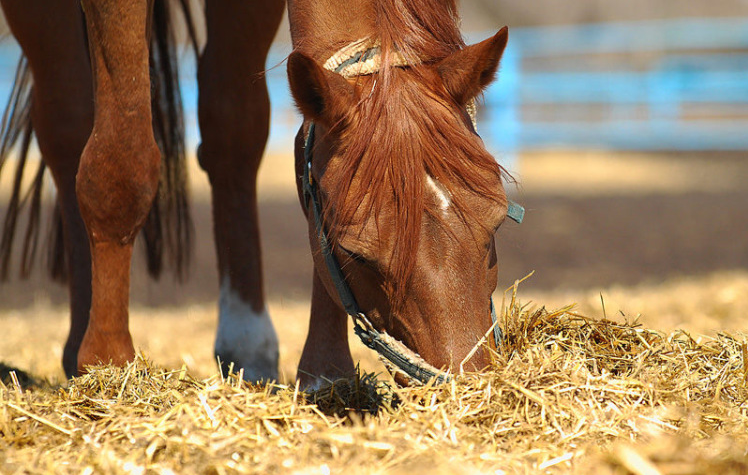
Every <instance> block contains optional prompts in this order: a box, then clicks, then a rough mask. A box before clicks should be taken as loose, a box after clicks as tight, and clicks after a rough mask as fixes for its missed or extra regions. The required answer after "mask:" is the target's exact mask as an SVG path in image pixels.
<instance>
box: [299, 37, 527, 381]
mask: <svg viewBox="0 0 748 475" xmlns="http://www.w3.org/2000/svg"><path fill="white" fill-rule="evenodd" d="M393 64H394V65H395V66H405V65H407V64H408V63H407V62H406V61H405V59H404V58H403V57H402V56H401V55H400V54H396V55H395V61H394V63H393ZM380 65H381V58H380V56H379V45H378V44H376V43H374V42H371V41H368V40H359V41H357V42H354V43H351V44H350V45H348V46H346V47H345V48H343V49H341V50H340V51H338V53H336V54H335V55H334V56H332V57H331V58H330V59H328V60H327V62H326V63H325V65H324V66H325V68H326V69H328V70H331V71H334V72H336V73H338V74H341V75H342V76H344V77H355V76H359V75H366V74H373V73H374V72H376V71H378V70H379V67H380ZM468 110H469V112H470V115H471V119H472V120H473V123H474V124H475V116H474V111H475V109H474V104H473V108H472V110H471V108H468ZM314 131H315V125H314V122H312V123H310V125H309V129H308V131H307V136H306V140H305V141H304V172H303V173H302V177H301V185H302V191H303V195H304V205H305V207H306V209H307V211H310V210H311V212H312V215H313V217H314V226H315V230H316V232H317V239H318V242H319V247H320V252H321V253H322V256H323V258H324V260H325V265H326V267H327V270H328V273H329V275H330V279H331V280H332V282H333V285H334V286H335V290H336V291H337V293H338V298H339V299H340V302H341V304H342V305H343V308H344V309H345V312H346V313H347V314H348V315H350V317H351V319H352V320H353V331H354V333H355V334H356V335H357V336H358V337H359V339H360V340H361V342H362V343H363V344H364V345H365V346H367V347H368V348H370V349H372V350H374V351H376V352H377V353H378V354H379V356H380V358H381V359H382V361H383V362H384V363H385V365H386V366H387V367H388V369H389V370H390V371H392V372H399V373H402V374H404V375H405V376H406V377H407V378H409V379H410V380H413V381H418V382H420V383H422V384H426V383H427V382H429V381H433V382H434V383H435V384H442V383H445V382H448V381H450V380H451V376H450V375H449V373H447V372H445V371H442V370H440V369H437V368H435V367H434V366H432V365H430V364H429V363H428V362H426V361H425V360H424V359H423V358H421V356H420V355H418V354H417V353H415V352H414V351H413V350H411V349H409V348H408V347H406V346H405V345H404V344H403V343H402V342H400V341H398V340H396V339H394V338H393V337H392V336H390V335H388V334H387V333H386V332H384V331H381V332H380V331H379V330H377V329H376V328H374V325H372V323H371V321H370V320H369V318H368V317H367V316H366V314H365V313H364V312H363V311H361V308H360V307H359V306H358V303H357V302H356V298H355V296H354V295H353V291H352V290H351V288H350V286H349V285H348V282H347V281H346V279H345V275H344V274H343V270H342V269H341V267H340V264H339V263H338V260H337V259H336V258H335V255H334V254H333V252H332V248H331V246H330V241H329V239H328V236H327V232H326V231H325V228H324V223H323V220H322V204H321V203H320V200H319V195H318V190H317V183H316V182H315V180H314V179H313V178H312V149H313V147H314ZM524 212H525V210H524V208H522V206H520V205H518V204H517V203H514V202H513V201H509V205H508V211H507V216H508V217H509V218H511V219H512V220H514V221H516V222H517V223H521V222H522V219H523V217H524ZM489 302H490V309H491V321H492V326H493V333H494V339H495V341H496V345H500V344H501V341H502V340H503V338H504V335H503V333H502V331H501V328H500V327H499V325H498V324H497V318H496V308H495V307H494V304H493V298H490V297H489Z"/></svg>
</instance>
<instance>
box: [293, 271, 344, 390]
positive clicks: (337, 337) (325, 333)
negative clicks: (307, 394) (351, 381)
mask: <svg viewBox="0 0 748 475" xmlns="http://www.w3.org/2000/svg"><path fill="white" fill-rule="evenodd" d="M348 318H349V317H348V315H347V314H346V313H345V312H344V311H343V310H342V309H341V308H340V306H339V305H338V304H337V303H335V301H333V300H332V298H331V297H330V295H329V294H328V293H327V289H325V286H324V284H322V281H321V280H320V277H319V274H318V273H317V270H316V269H315V270H314V277H313V280H312V309H311V318H310V319H309V332H308V333H307V337H306V343H305V344H304V350H303V351H302V353H301V360H300V361H299V371H298V374H297V375H296V379H298V380H299V384H300V386H301V387H302V388H307V389H316V388H318V387H319V385H320V384H321V383H322V382H323V381H325V380H334V379H336V378H340V377H347V376H351V375H352V374H353V372H354V366H353V358H352V357H351V350H350V347H349V346H348Z"/></svg>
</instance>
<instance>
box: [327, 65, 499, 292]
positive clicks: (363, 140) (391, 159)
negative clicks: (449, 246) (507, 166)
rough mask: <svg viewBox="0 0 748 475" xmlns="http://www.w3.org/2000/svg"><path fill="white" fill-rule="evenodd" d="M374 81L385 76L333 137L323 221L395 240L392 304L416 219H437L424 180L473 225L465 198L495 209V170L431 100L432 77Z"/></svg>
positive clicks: (451, 108)
mask: <svg viewBox="0 0 748 475" xmlns="http://www.w3.org/2000/svg"><path fill="white" fill-rule="evenodd" d="M424 68H426V66H424ZM378 76H379V77H376V81H377V83H379V82H380V81H381V80H382V76H387V78H386V81H382V82H385V83H386V87H384V86H382V87H380V86H378V85H374V89H373V90H372V92H371V94H370V95H369V96H368V97H367V98H366V99H364V100H363V101H362V102H361V103H360V104H359V106H358V107H357V108H356V109H355V110H353V111H352V112H351V114H350V115H349V118H348V119H349V120H348V125H347V126H346V127H345V130H344V131H343V133H342V136H341V137H340V146H339V149H338V150H339V154H340V163H341V164H342V165H341V168H340V172H339V173H340V175H339V176H338V180H336V181H337V183H338V184H339V185H340V186H337V187H336V188H335V189H334V190H330V193H329V199H330V200H329V203H328V204H329V209H330V210H333V211H331V212H330V214H329V215H328V216H331V218H332V221H333V222H337V223H350V222H354V221H360V218H361V216H362V215H365V216H368V217H370V218H372V219H373V220H374V223H375V224H376V226H377V230H378V232H379V235H380V236H386V235H390V236H392V235H396V237H395V238H394V239H392V240H391V243H390V244H391V245H392V247H391V249H388V251H389V252H391V256H389V269H388V274H389V275H390V276H391V277H392V282H394V283H395V285H397V287H395V288H392V289H389V290H390V292H391V294H392V295H393V296H394V300H395V302H396V305H397V302H399V303H403V299H404V296H405V292H406V291H407V286H406V283H407V282H408V281H409V277H410V276H411V275H412V272H413V269H414V264H415V259H414V256H415V253H416V252H418V250H419V245H420V242H421V236H420V234H421V226H422V221H423V217H424V213H427V214H429V215H432V216H433V217H434V218H435V219H436V220H437V221H439V222H443V220H444V219H445V214H444V212H443V210H442V209H440V208H439V207H438V204H437V206H436V207H434V206H430V203H428V202H427V200H426V197H425V196H426V195H425V193H426V190H427V189H429V185H428V183H427V180H429V179H433V180H435V181H436V182H438V183H439V184H440V186H441V187H443V188H444V190H445V192H446V194H447V195H449V196H450V197H451V208H452V209H453V210H454V212H455V214H456V215H457V217H458V218H459V219H461V220H463V221H464V222H465V223H471V224H472V225H473V226H475V225H477V226H480V225H481V223H482V222H483V221H482V217H481V216H478V215H477V214H476V213H477V211H476V210H474V209H473V208H472V207H470V206H468V204H467V203H466V199H465V198H466V194H471V193H473V194H476V195H479V196H482V197H484V198H486V199H489V200H494V201H495V202H496V203H497V204H502V203H503V200H504V195H503V193H501V187H500V176H501V173H502V169H501V167H500V166H499V165H498V164H497V162H496V161H495V160H494V159H493V157H492V156H491V155H490V154H489V153H488V152H487V151H486V150H485V148H484V147H483V145H482V142H481V141H480V140H479V139H478V138H477V137H476V136H475V135H474V134H473V133H472V131H471V130H470V128H469V118H468V117H466V116H465V114H463V113H462V112H461V110H460V109H459V108H458V107H457V106H456V105H455V104H453V103H451V102H450V99H449V98H448V97H446V95H445V94H444V93H442V94H440V93H439V91H440V90H443V86H442V85H441V83H440V81H439V80H438V77H437V76H436V74H435V73H433V71H432V72H431V73H430V74H429V72H428V71H427V70H419V68H418V67H416V68H392V69H391V70H383V71H382V72H380V73H379V75H378ZM368 81H369V82H371V83H373V82H374V81H375V79H374V78H370V79H369V80H368ZM466 192H467V193H466ZM362 205H363V206H365V208H364V209H361V207H362ZM380 217H381V218H382V219H380ZM332 228H333V229H337V228H338V226H337V225H333V227H332ZM445 229H448V228H447V227H445ZM454 237H455V238H462V239H464V238H465V236H459V237H458V236H454ZM472 237H473V238H474V237H475V235H473V236H472ZM470 238H471V237H468V239H470ZM382 244H384V243H382ZM465 244H467V243H465Z"/></svg>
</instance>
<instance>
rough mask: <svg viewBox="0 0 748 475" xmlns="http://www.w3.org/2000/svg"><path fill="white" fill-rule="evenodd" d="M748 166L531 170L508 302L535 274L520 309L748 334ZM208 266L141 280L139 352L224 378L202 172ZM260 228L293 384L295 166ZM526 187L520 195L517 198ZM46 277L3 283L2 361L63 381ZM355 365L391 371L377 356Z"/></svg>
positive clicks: (297, 297) (640, 162)
mask: <svg viewBox="0 0 748 475" xmlns="http://www.w3.org/2000/svg"><path fill="white" fill-rule="evenodd" d="M745 155H746V154H729V155H716V154H709V155H655V156H649V155H635V154H625V155H624V154H610V153H603V152H583V153H571V152H553V153H550V152H549V153H535V154H526V155H524V156H522V157H520V159H519V161H518V164H517V170H514V174H515V176H516V178H517V179H518V181H519V183H520V185H519V186H518V187H516V189H513V190H512V191H511V194H512V195H513V198H514V199H515V200H516V201H518V202H520V203H522V204H523V205H524V206H525V208H526V209H527V215H526V221H525V222H524V223H523V224H522V225H521V226H518V225H516V224H514V223H506V224H505V225H504V226H503V227H502V229H501V230H500V231H499V235H498V243H499V252H500V255H499V259H500V279H499V282H500V284H499V288H498V291H497V299H498V301H501V292H502V291H503V289H505V288H507V287H509V286H511V285H512V283H513V282H514V281H515V280H517V279H521V278H523V277H524V276H526V275H528V274H529V273H530V272H532V271H534V275H533V276H532V277H531V278H529V279H527V280H526V281H525V282H523V283H522V284H521V286H520V299H521V300H522V301H524V302H531V304H532V305H537V306H543V305H544V306H546V307H558V306H563V305H567V304H570V303H577V304H578V305H579V308H580V310H582V311H584V312H586V313H587V314H590V315H594V316H603V315H607V316H608V317H609V318H613V317H615V316H618V317H617V318H623V317H621V316H620V312H623V313H625V314H626V315H627V316H629V317H630V318H634V317H637V316H639V320H640V322H641V323H642V324H644V325H645V326H648V327H651V328H656V329H661V330H665V331H669V330H672V329H674V328H684V329H686V330H689V331H692V332H695V333H703V334H714V333H715V332H717V331H720V330H730V331H741V330H742V331H745V329H746V327H748V317H746V315H747V314H748V248H747V246H746V237H747V236H748V180H746V178H748V160H746V158H747V157H746V156H745ZM191 172H192V177H193V181H194V183H193V210H194V220H195V230H196V238H197V240H196V253H195V257H194V261H193V266H192V271H191V278H190V280H189V282H187V283H186V284H184V285H181V286H180V285H177V284H176V283H175V282H173V279H172V278H171V277H170V276H169V275H165V276H164V277H163V278H162V280H161V282H153V281H150V280H149V279H147V278H146V277H145V272H144V259H142V256H137V257H136V261H135V264H134V270H133V275H134V277H133V292H132V307H133V312H132V313H133V315H132V328H133V334H134V339H135V342H136V346H138V347H140V348H142V349H143V350H144V351H145V352H146V353H147V354H148V355H149V356H150V357H152V358H154V359H155V360H156V361H157V362H158V363H160V364H164V365H174V366H178V365H180V364H182V363H183V362H184V363H187V364H188V366H190V368H191V369H193V370H194V371H195V372H196V374H198V375H199V374H210V373H212V372H213V368H214V365H213V361H212V338H213V332H214V329H215V308H216V304H215V299H216V295H217V288H218V285H217V281H216V271H215V257H214V251H213V247H212V246H213V245H212V237H211V233H212V228H211V218H210V205H209V202H208V199H207V185H206V183H205V178H204V175H203V174H202V172H201V171H199V170H198V169H197V167H194V169H193V170H191ZM261 174H262V175H261V188H260V195H261V204H260V210H261V219H262V229H263V251H264V258H265V275H266V285H267V293H268V296H269V301H270V310H271V314H272V315H273V318H274V320H275V322H276V325H277V327H278V328H281V329H282V330H281V332H280V338H281V358H282V363H281V371H282V373H283V375H284V379H286V380H292V379H293V378H294V375H295V366H296V363H297V361H298V357H299V355H300V352H301V348H302V345H303V341H304V336H305V333H306V328H307V314H308V308H309V295H310V275H311V259H310V257H309V252H308V241H307V236H306V227H305V223H304V218H303V216H302V214H301V211H300V208H299V204H298V201H297V199H296V195H295V190H294V187H293V170H292V164H291V158H290V157H287V156H270V157H268V158H267V159H266V160H265V162H264V165H263V168H262V170H261ZM511 188H515V187H511ZM41 274H42V272H41V271H39V272H37V273H36V274H35V275H34V277H33V278H32V280H31V281H25V282H19V281H18V279H13V280H12V281H11V282H6V283H2V284H0V327H1V328H3V335H2V336H0V360H3V361H6V362H7V363H9V364H13V365H16V366H18V367H20V368H23V369H27V370H30V371H31V372H33V373H35V374H37V375H43V376H53V377H61V370H60V368H59V365H60V364H59V361H60V354H61V351H62V344H63V340H64V336H65V327H66V324H67V323H66V314H65V313H66V312H65V306H66V290H65V289H64V288H62V287H60V286H58V285H56V284H53V283H50V282H49V281H48V280H47V279H46V278H45V277H44V276H43V275H41ZM354 353H355V354H354V356H355V357H356V358H359V359H361V360H362V365H363V366H364V367H365V368H370V369H376V370H381V367H380V366H378V362H377V361H376V359H375V358H374V357H373V355H371V354H370V353H369V352H368V351H367V350H366V349H365V348H363V347H360V346H358V345H356V347H355V349H354Z"/></svg>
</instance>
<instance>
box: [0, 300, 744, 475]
mask: <svg viewBox="0 0 748 475" xmlns="http://www.w3.org/2000/svg"><path fill="white" fill-rule="evenodd" d="M507 307H508V309H507V310H506V311H505V312H504V315H503V325H504V327H505V328H506V334H507V335H508V336H507V340H506V341H505V344H504V346H503V347H502V348H501V350H500V352H499V353H497V354H495V358H494V362H493V365H492V367H491V368H488V369H487V370H486V371H485V372H484V373H482V374H480V375H477V374H466V375H458V376H457V377H456V378H455V380H454V381H453V382H452V383H450V384H446V385H443V386H440V387H432V386H428V385H427V386H423V387H415V388H395V387H392V386H390V385H388V383H386V382H384V381H382V380H380V379H378V378H377V377H376V376H375V375H372V374H368V373H363V372H361V373H359V374H358V375H357V376H356V377H355V378H353V379H350V380H338V381H330V382H329V384H327V385H326V386H325V387H323V388H321V389H319V390H318V391H315V392H313V393H310V394H304V393H302V392H301V391H300V390H299V388H297V387H293V386H284V385H271V386H252V385H248V384H246V383H244V382H242V381H241V380H240V379H239V378H237V377H236V376H232V377H229V378H226V379H223V378H222V377H221V376H220V375H215V376H213V377H211V378H208V379H205V380H197V379H195V378H193V377H192V376H190V373H189V372H188V371H187V370H186V368H182V369H180V370H177V371H172V370H167V369H163V368H160V367H157V366H155V365H153V364H152V363H151V362H149V361H148V359H147V358H145V357H143V356H139V357H138V358H137V359H136V360H135V361H134V362H133V363H132V364H130V365H128V366H127V367H125V368H114V367H110V366H105V367H100V368H94V369H92V371H91V372H90V373H89V374H88V375H86V376H83V377H81V378H77V379H74V380H72V381H71V382H69V383H68V384H67V386H65V387H59V388H56V389H49V388H44V387H40V388H37V389H33V388H32V389H24V388H23V387H22V384H21V383H20V382H19V383H14V384H0V472H1V473H45V472H56V473H185V472H187V473H219V474H220V473H235V472H236V473H320V474H327V473H341V472H345V473H408V474H420V473H424V474H425V473H429V474H432V473H437V474H440V473H444V474H447V473H450V474H452V473H458V474H462V473H465V474H468V473H471V474H472V473H484V472H490V473H538V472H550V473H554V472H559V473H563V472H571V471H573V472H575V473H595V474H601V473H616V474H617V473H621V474H623V473H635V474H645V473H652V474H656V473H662V474H668V473H669V474H675V473H679V474H687V473H694V474H695V473H747V472H748V459H746V451H747V449H748V384H747V383H748V369H747V368H748V367H747V365H746V360H747V359H748V354H747V353H748V351H747V350H746V345H745V341H746V338H745V336H743V335H738V336H730V335H727V334H720V335H718V336H717V337H715V338H702V339H701V340H697V339H694V338H692V337H691V336H689V335H688V334H686V333H684V332H675V333H672V334H669V335H665V334H662V333H659V332H656V331H653V330H649V329H646V328H642V327H641V326H640V325H638V324H637V322H636V321H626V320H624V321H623V322H622V323H621V322H618V323H617V322H613V321H609V320H605V319H603V320H595V319H591V318H587V317H584V316H582V315H579V314H577V313H575V312H574V311H573V309H572V308H563V309H559V310H556V311H551V312H549V311H546V310H545V309H542V308H541V309H530V308H529V307H528V306H522V305H520V304H519V303H516V301H515V299H514V297H512V299H511V302H510V303H509V305H508V306H507Z"/></svg>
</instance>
